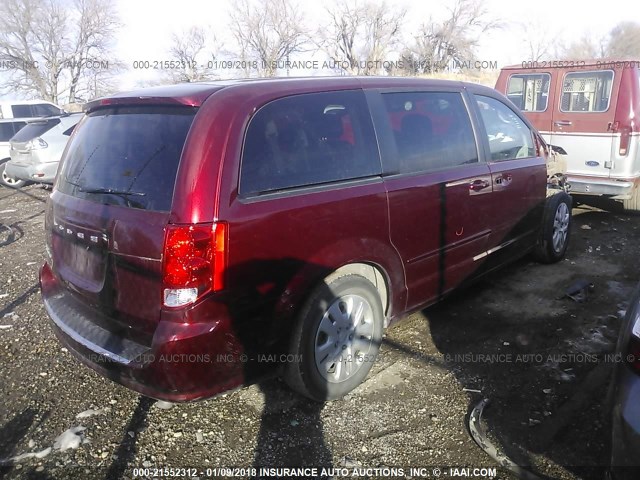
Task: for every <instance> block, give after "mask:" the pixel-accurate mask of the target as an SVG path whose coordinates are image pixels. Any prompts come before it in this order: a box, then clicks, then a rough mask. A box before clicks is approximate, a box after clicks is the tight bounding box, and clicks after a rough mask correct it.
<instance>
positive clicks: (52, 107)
mask: <svg viewBox="0 0 640 480" xmlns="http://www.w3.org/2000/svg"><path fill="white" fill-rule="evenodd" d="M64 113H65V111H64V109H62V108H60V107H59V106H57V105H56V104H54V103H51V102H47V101H44V100H6V101H3V102H0V118H33V117H52V116H54V115H62V114H64Z"/></svg>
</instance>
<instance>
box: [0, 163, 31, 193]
mask: <svg viewBox="0 0 640 480" xmlns="http://www.w3.org/2000/svg"><path fill="white" fill-rule="evenodd" d="M6 166H7V163H6V162H5V163H3V164H0V184H2V185H4V186H5V187H11V188H21V187H24V186H25V185H26V183H27V182H25V181H24V180H18V179H17V178H13V177H10V176H9V175H7V172H5V171H4V170H5V167H6Z"/></svg>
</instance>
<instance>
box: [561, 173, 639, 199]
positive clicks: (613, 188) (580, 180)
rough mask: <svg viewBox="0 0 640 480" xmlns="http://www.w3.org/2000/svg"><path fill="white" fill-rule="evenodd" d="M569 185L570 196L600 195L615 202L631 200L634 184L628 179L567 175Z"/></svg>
mask: <svg viewBox="0 0 640 480" xmlns="http://www.w3.org/2000/svg"><path fill="white" fill-rule="evenodd" d="M567 181H568V182H569V184H570V185H571V194H575V193H577V194H585V195H598V196H600V195H602V196H607V197H614V198H615V199H616V200H626V199H629V198H631V193H632V190H633V185H634V182H633V180H629V179H619V180H617V179H605V178H599V177H586V176H574V175H567Z"/></svg>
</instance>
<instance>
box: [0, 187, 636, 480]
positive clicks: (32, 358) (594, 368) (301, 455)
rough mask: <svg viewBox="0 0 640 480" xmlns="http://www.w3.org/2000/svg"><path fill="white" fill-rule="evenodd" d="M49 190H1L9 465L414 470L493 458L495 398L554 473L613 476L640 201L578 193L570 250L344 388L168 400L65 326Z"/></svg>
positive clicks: (442, 319) (0, 444) (2, 462)
mask: <svg viewBox="0 0 640 480" xmlns="http://www.w3.org/2000/svg"><path fill="white" fill-rule="evenodd" d="M47 195H48V191H47V190H44V189H43V188H41V187H39V186H29V187H26V188H23V189H22V190H19V191H14V190H11V189H6V188H4V189H3V188H0V272H1V274H0V387H1V388H2V402H1V403H0V478H2V477H6V478H36V479H63V478H64V479H66V478H103V479H112V478H142V477H144V476H145V475H138V473H139V472H138V471H134V468H140V467H145V468H146V467H149V468H155V467H172V468H187V467H193V468H195V469H197V470H198V475H200V476H201V478H207V473H209V474H211V475H210V477H213V476H214V475H213V474H214V472H213V470H210V471H207V469H213V468H216V467H250V466H252V465H269V466H273V467H279V466H288V465H309V466H311V465H314V466H320V467H334V468H348V469H349V472H351V471H352V469H353V468H354V467H356V468H357V467H368V468H374V467H398V468H403V469H404V474H405V477H406V476H408V475H409V473H410V472H409V468H410V467H428V470H427V471H423V472H420V473H422V475H420V474H418V475H413V478H418V477H425V476H427V474H428V473H429V472H431V471H432V468H434V467H449V466H456V467H496V466H497V463H496V462H495V461H494V460H492V459H491V458H490V457H489V456H488V455H487V454H485V452H484V451H483V450H481V449H480V448H479V447H478V446H477V445H476V444H475V443H474V441H473V440H472V439H471V437H470V435H469V432H468V429H467V419H468V416H469V413H470V411H471V410H472V408H473V407H474V406H475V405H476V404H477V403H478V402H479V401H480V400H482V399H483V398H489V399H490V403H489V407H488V408H487V410H486V411H485V415H484V418H483V425H484V427H485V428H486V429H487V430H488V432H489V435H490V437H491V439H492V441H493V442H494V443H495V444H496V445H498V446H499V448H500V449H501V450H502V451H503V452H505V453H507V454H508V455H509V456H510V457H511V458H512V459H513V460H514V461H517V462H518V463H519V464H521V465H525V466H527V467H528V468H530V469H531V470H533V471H535V472H536V473H537V474H539V475H541V476H543V477H547V478H559V479H576V478H584V479H601V478H602V475H603V473H604V466H605V465H606V464H607V459H608V454H609V452H608V449H609V443H610V442H609V425H608V420H607V416H606V414H605V413H604V412H605V410H604V404H605V397H606V393H607V380H608V378H609V376H610V371H611V367H612V365H613V362H611V361H607V360H606V357H605V355H606V354H607V353H608V352H611V351H612V350H613V349H614V345H615V339H616V335H617V332H618V328H619V326H620V323H621V317H622V316H623V314H624V310H625V309H626V303H625V302H626V301H627V299H628V296H629V294H630V292H631V290H632V289H633V287H634V286H635V282H636V281H637V278H638V276H637V272H638V267H639V263H640V255H639V254H638V253H639V250H640V244H638V242H637V241H635V239H636V238H637V229H638V227H639V226H640V217H632V216H628V215H623V214H612V213H608V212H604V211H601V210H597V209H595V208H576V209H574V215H575V217H574V220H575V223H574V226H573V232H572V241H571V245H570V248H569V251H568V255H567V259H566V260H565V261H563V262H561V263H559V264H556V265H551V266H544V265H538V264H536V263H533V262H531V261H530V260H529V259H525V260H522V261H520V262H518V263H516V264H514V265H511V266H509V267H507V268H506V269H504V270H502V271H501V272H499V273H497V274H494V275H493V276H491V277H489V278H487V279H485V280H484V281H482V282H480V283H478V284H476V285H475V286H473V287H472V288H470V289H467V290H465V291H462V292H459V293H457V294H455V295H454V296H452V297H450V298H449V299H448V300H445V301H444V302H443V303H442V304H440V305H438V306H435V307H432V308H430V309H427V310H425V311H423V312H420V313H416V314H413V315H411V316H409V317H408V318H406V319H405V320H403V321H402V322H400V323H399V324H397V325H396V326H394V327H392V328H391V329H389V331H388V332H387V335H386V337H385V340H384V344H383V347H382V350H381V354H380V359H379V361H378V362H377V363H376V365H375V366H374V369H373V371H372V372H371V374H370V375H369V377H368V379H367V381H366V382H365V383H364V384H363V385H362V386H361V387H360V388H358V389H357V390H356V391H354V392H352V393H351V394H350V395H349V396H347V397H346V398H344V399H342V400H339V401H334V402H330V403H327V404H325V405H318V404H314V403H312V402H309V401H307V400H305V399H302V398H300V397H298V396H296V395H295V394H293V393H291V392H289V390H287V389H286V387H284V386H283V385H282V384H281V383H280V382H279V381H277V380H268V381H265V382H263V383H262V384H260V385H254V386H252V387H249V388H244V389H241V390H237V391H234V392H231V393H228V394H225V395H222V396H220V397H218V398H215V399H211V400H208V401H203V402H199V403H194V404H180V405H174V406H170V405H165V404H162V403H157V402H155V401H153V400H150V399H146V398H143V397H140V396H138V395H136V394H134V393H133V392H130V391H128V390H127V389H125V388H123V387H121V386H119V385H116V384H114V383H112V382H111V381H109V380H106V379H104V378H102V377H100V376H98V375H97V374H95V373H94V372H93V371H91V370H89V369H87V368H85V367H83V366H81V365H80V364H79V363H78V362H77V361H75V360H74V359H73V358H72V357H71V355H70V354H69V353H68V352H67V351H66V350H65V349H64V348H62V347H61V346H60V345H59V344H58V342H57V341H56V339H55V338H54V336H53V334H52V332H51V330H50V328H49V325H48V321H47V317H46V314H45V312H44V309H43V306H42V304H41V300H40V295H39V292H38V284H37V272H38V268H39V266H40V265H41V263H42V262H43V248H44V247H43V221H44V215H43V211H44V202H45V200H46V198H47ZM582 278H585V279H588V280H590V281H591V282H592V283H593V284H594V286H595V287H594V290H593V292H592V293H591V295H590V297H589V299H588V301H587V302H585V303H576V302H573V301H571V300H569V299H558V297H559V296H560V295H561V293H562V292H563V291H564V289H565V288H566V287H567V286H569V285H570V284H571V283H572V282H573V281H575V280H578V279H582ZM166 407H170V408H166ZM442 471H443V472H444V474H443V476H444V477H455V476H456V473H464V472H461V471H459V472H456V471H453V470H448V469H443V470H442ZM178 473H180V472H178ZM185 473H188V472H185ZM236 473H242V472H236ZM333 473H336V472H335V471H334V472H333ZM363 473H369V474H375V473H380V471H378V472H372V471H369V472H363ZM386 473H389V472H386ZM414 473H415V472H414ZM498 473H499V478H511V477H509V475H508V474H507V473H505V472H504V471H502V472H501V471H498ZM186 476H187V475H183V476H182V477H186ZM194 476H195V475H194ZM240 476H244V477H246V476H248V475H240ZM366 476H367V475H365V477H366ZM369 476H375V475H369ZM379 476H381V477H382V476H384V475H382V474H381V475H379ZM428 476H430V477H431V478H435V476H434V475H433V473H430V474H429V475H428ZM469 476H473V472H471V475H469ZM337 477H340V476H339V475H337ZM361 478H363V477H361ZM479 478H488V477H487V476H484V477H483V476H482V475H481V476H480V477H479Z"/></svg>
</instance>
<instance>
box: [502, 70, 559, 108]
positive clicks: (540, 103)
mask: <svg viewBox="0 0 640 480" xmlns="http://www.w3.org/2000/svg"><path fill="white" fill-rule="evenodd" d="M550 82H551V75H549V74H548V73H536V74H530V75H511V77H510V78H509V84H508V85H507V97H508V98H509V100H511V101H512V102H513V103H514V104H515V105H516V106H517V107H518V108H519V109H520V110H523V111H525V112H544V111H545V110H546V109H547V102H548V101H549V83H550Z"/></svg>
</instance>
